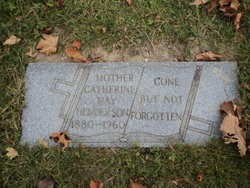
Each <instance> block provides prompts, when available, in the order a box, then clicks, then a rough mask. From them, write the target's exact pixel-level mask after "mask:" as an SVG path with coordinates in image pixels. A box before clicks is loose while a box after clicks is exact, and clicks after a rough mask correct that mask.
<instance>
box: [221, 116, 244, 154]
mask: <svg viewBox="0 0 250 188" xmlns="http://www.w3.org/2000/svg"><path fill="white" fill-rule="evenodd" d="M220 130H221V132H222V134H223V139H224V140H225V143H226V144H230V143H238V144H237V146H238V149H239V152H240V155H241V156H243V155H245V154H246V151H247V146H246V141H245V131H244V130H243V129H242V128H241V127H240V126H239V118H238V117H237V116H235V115H233V114H231V113H230V112H229V113H227V115H226V116H225V117H224V119H223V121H222V124H221V126H220Z"/></svg>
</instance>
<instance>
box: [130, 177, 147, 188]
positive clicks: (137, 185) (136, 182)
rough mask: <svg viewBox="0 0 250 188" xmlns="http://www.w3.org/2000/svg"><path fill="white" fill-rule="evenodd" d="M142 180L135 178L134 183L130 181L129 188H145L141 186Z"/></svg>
mask: <svg viewBox="0 0 250 188" xmlns="http://www.w3.org/2000/svg"><path fill="white" fill-rule="evenodd" d="M143 180H144V179H143V178H136V179H135V180H134V181H133V180H132V179H130V180H129V181H130V184H129V187H130V188H146V187H145V186H143V185H142V184H141V181H143Z"/></svg>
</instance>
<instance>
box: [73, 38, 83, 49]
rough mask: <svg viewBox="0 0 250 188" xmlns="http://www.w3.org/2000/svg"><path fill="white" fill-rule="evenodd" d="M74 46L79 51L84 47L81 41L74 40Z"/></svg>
mask: <svg viewBox="0 0 250 188" xmlns="http://www.w3.org/2000/svg"><path fill="white" fill-rule="evenodd" d="M72 46H73V47H75V48H77V49H78V50H79V49H80V48H81V47H82V43H81V41H79V40H74V42H73V44H72Z"/></svg>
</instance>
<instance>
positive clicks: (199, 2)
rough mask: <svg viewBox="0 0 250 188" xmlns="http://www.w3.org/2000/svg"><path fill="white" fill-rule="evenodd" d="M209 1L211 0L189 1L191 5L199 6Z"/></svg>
mask: <svg viewBox="0 0 250 188" xmlns="http://www.w3.org/2000/svg"><path fill="white" fill-rule="evenodd" d="M208 1H209V0H195V1H194V2H192V3H189V4H190V5H195V6H199V5H202V4H205V3H207V2H208Z"/></svg>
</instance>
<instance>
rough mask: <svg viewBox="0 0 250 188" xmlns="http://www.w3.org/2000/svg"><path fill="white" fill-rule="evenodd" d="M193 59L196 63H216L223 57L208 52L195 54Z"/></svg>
mask: <svg viewBox="0 0 250 188" xmlns="http://www.w3.org/2000/svg"><path fill="white" fill-rule="evenodd" d="M195 57H196V60H197V61H216V60H219V59H220V58H222V57H223V56H222V55H219V54H215V53H213V52H211V51H209V52H204V53H200V54H197V55H196V56H195Z"/></svg>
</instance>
